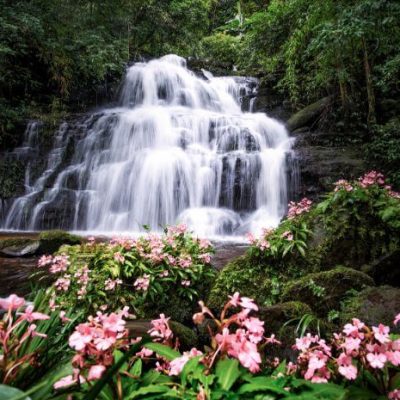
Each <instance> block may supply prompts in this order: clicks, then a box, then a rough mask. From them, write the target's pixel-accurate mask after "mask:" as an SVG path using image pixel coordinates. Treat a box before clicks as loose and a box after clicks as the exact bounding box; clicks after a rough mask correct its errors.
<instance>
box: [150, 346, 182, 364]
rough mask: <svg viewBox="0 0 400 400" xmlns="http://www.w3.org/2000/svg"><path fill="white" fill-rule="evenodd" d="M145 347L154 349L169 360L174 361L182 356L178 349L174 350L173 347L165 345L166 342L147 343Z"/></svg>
mask: <svg viewBox="0 0 400 400" xmlns="http://www.w3.org/2000/svg"><path fill="white" fill-rule="evenodd" d="M144 347H146V349H149V350H153V351H154V352H156V353H157V354H158V355H159V356H161V357H164V358H166V359H167V360H168V361H172V360H174V359H175V358H178V357H180V356H181V354H180V353H179V352H178V351H176V350H173V349H171V347H168V346H165V345H164V344H160V343H146V344H145V345H144Z"/></svg>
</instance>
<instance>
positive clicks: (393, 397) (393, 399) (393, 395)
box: [388, 389, 400, 400]
mask: <svg viewBox="0 0 400 400" xmlns="http://www.w3.org/2000/svg"><path fill="white" fill-rule="evenodd" d="M388 397H389V399H390V400H400V389H394V390H393V391H391V392H390V393H389V394H388Z"/></svg>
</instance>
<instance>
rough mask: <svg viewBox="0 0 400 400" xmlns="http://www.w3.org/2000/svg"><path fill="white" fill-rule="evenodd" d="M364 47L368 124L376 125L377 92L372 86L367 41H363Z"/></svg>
mask: <svg viewBox="0 0 400 400" xmlns="http://www.w3.org/2000/svg"><path fill="white" fill-rule="evenodd" d="M362 45H363V53H364V72H365V81H366V85H367V97H368V117H367V122H368V125H371V124H374V123H376V115H375V92H374V87H373V84H372V74H371V66H370V64H369V59H368V50H367V44H366V43H365V39H364V38H363V39H362Z"/></svg>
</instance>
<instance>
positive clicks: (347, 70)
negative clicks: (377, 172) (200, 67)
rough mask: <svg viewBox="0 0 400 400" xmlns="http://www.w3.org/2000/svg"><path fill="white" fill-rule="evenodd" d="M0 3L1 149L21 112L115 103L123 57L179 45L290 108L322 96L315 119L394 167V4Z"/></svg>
mask: <svg viewBox="0 0 400 400" xmlns="http://www.w3.org/2000/svg"><path fill="white" fill-rule="evenodd" d="M0 8H1V10H2V12H1V16H0V26H1V29H0V54H1V57H0V132H1V136H0V141H1V143H0V145H1V146H2V147H3V148H4V147H9V146H12V145H14V144H15V143H16V142H17V141H18V140H19V135H17V134H16V132H21V127H22V126H23V125H24V123H25V120H26V118H27V117H32V116H34V115H38V114H40V115H43V114H49V113H51V115H53V116H57V115H59V113H60V112H68V111H77V110H85V109H87V107H89V106H93V105H95V104H99V103H101V102H104V101H105V100H110V99H112V98H115V97H114V96H115V90H116V88H117V82H118V81H119V79H120V77H121V74H122V72H123V70H124V67H125V66H126V64H127V63H129V62H131V61H133V60H138V59H140V58H143V57H145V58H146V57H154V56H160V55H163V54H166V53H170V52H175V53H178V54H180V55H183V56H190V57H194V58H200V59H205V60H209V61H208V65H209V66H210V64H211V65H212V64H214V65H215V64H219V66H221V65H222V66H223V69H222V71H225V72H226V73H230V71H232V68H233V66H236V68H237V69H238V70H239V72H240V73H244V74H252V75H257V76H259V77H260V78H261V79H262V82H263V84H265V85H266V86H267V87H268V88H269V90H271V91H276V92H279V93H280V94H281V95H282V99H290V102H291V107H292V109H293V110H296V109H299V108H301V107H302V106H305V105H307V104H310V103H312V102H314V101H316V100H319V99H321V98H322V97H327V96H329V97H330V99H331V100H332V101H331V102H329V103H328V105H327V107H326V110H325V112H324V113H323V114H322V116H321V118H320V121H319V123H320V125H321V124H322V125H324V129H331V130H335V131H338V132H340V131H343V132H348V131H349V130H351V131H352V132H354V131H356V132H359V133H360V134H359V135H358V136H357V137H358V138H359V139H360V138H361V140H362V141H363V142H368V143H370V146H369V147H368V149H367V152H366V156H367V157H368V158H369V160H370V162H373V163H375V164H377V165H379V166H380V168H382V167H383V168H385V170H387V171H389V172H393V173H395V172H394V171H395V170H396V169H398V167H399V160H398V157H396V154H398V153H399V149H400V144H399V137H398V134H397V133H398V131H399V129H398V127H399V122H398V119H392V118H393V117H396V116H398V115H399V104H400V103H399V100H400V98H399V90H398V89H399V88H398V76H399V74H400V56H399V52H398V42H399V40H400V23H399V21H400V5H399V3H398V2H397V1H395V0H357V1H356V0H352V1H347V0H346V1H344V0H339V1H336V0H327V1H323V2H321V1H308V0H288V1H280V0H270V1H266V0H264V1H263V0H241V1H237V0H173V1H153V0H152V1H143V0H118V1H110V0H101V1H92V0H73V1H59V2H53V1H49V0H33V1H28V2H26V1H19V0H16V1H9V0H1V1H0ZM219 71H221V69H219ZM345 136H346V135H343V137H345ZM351 137H352V138H353V139H354V135H351ZM359 139H358V140H359ZM343 140H345V139H343ZM388 146H389V148H390V150H391V151H390V154H389V155H386V154H382V149H386V148H387V147H388ZM398 179H399V178H398V176H397V175H396V176H393V182H395V183H397V184H398V183H399V182H398Z"/></svg>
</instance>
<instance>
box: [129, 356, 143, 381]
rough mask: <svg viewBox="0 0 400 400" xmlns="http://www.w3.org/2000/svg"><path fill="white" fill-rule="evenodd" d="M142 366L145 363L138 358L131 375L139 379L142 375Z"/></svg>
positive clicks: (130, 371)
mask: <svg viewBox="0 0 400 400" xmlns="http://www.w3.org/2000/svg"><path fill="white" fill-rule="evenodd" d="M142 366H143V361H142V359H141V358H138V359H137V360H136V361H135V363H134V364H133V365H132V368H131V369H130V370H129V373H130V374H131V375H133V376H137V377H139V376H140V375H142Z"/></svg>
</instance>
